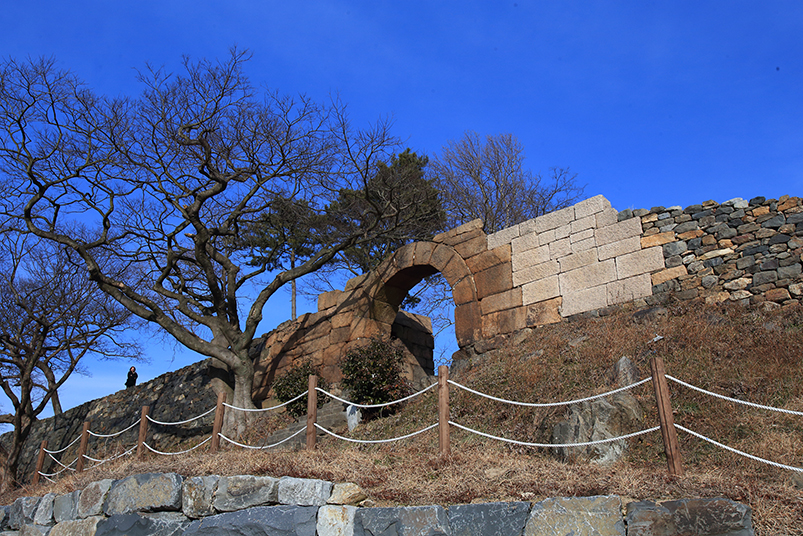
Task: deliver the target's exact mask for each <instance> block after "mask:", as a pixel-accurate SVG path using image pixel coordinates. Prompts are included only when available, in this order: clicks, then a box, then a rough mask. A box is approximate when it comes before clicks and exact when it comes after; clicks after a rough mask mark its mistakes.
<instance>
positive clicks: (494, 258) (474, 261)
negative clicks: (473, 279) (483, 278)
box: [466, 245, 511, 274]
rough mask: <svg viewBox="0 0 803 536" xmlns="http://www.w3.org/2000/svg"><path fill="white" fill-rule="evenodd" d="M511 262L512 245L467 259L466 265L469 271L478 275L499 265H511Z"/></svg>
mask: <svg viewBox="0 0 803 536" xmlns="http://www.w3.org/2000/svg"><path fill="white" fill-rule="evenodd" d="M510 260H511V247H510V245H505V246H501V247H498V248H496V249H492V250H490V251H484V252H482V253H480V254H479V255H475V256H474V257H471V258H470V259H467V260H466V265H467V266H468V269H469V270H471V273H475V274H476V273H477V272H481V271H483V270H487V269H488V268H492V267H494V266H496V265H498V264H504V263H509V262H510Z"/></svg>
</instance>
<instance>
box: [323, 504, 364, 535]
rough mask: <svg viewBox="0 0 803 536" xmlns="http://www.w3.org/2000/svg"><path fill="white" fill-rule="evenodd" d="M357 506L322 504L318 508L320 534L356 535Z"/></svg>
mask: <svg viewBox="0 0 803 536" xmlns="http://www.w3.org/2000/svg"><path fill="white" fill-rule="evenodd" d="M356 515H357V507H355V506H333V505H327V506H321V508H320V509H319V510H318V523H317V531H318V536H354V516H356Z"/></svg>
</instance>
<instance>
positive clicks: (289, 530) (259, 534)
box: [184, 505, 318, 536]
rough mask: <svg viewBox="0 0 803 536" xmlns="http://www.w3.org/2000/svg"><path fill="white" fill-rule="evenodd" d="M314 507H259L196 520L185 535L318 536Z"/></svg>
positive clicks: (315, 509)
mask: <svg viewBox="0 0 803 536" xmlns="http://www.w3.org/2000/svg"><path fill="white" fill-rule="evenodd" d="M317 512H318V509H317V508H316V507H314V506H287V505H281V506H259V507H256V508H248V509H247V510H240V511H237V512H227V513H224V514H218V515H215V516H209V517H205V518H203V519H199V520H197V521H193V522H192V523H190V525H189V526H187V528H186V529H185V530H184V534H185V535H187V536H189V535H192V534H197V535H204V536H218V535H219V536H229V535H232V534H243V535H248V536H315V528H316V520H315V517H316V513H317Z"/></svg>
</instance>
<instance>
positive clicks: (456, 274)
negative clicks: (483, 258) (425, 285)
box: [441, 254, 476, 286]
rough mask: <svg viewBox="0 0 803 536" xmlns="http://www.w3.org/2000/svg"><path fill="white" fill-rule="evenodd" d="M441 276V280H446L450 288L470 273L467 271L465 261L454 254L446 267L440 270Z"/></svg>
mask: <svg viewBox="0 0 803 536" xmlns="http://www.w3.org/2000/svg"><path fill="white" fill-rule="evenodd" d="M441 275H443V278H444V279H446V281H447V282H448V283H449V285H450V286H455V285H456V284H457V283H458V281H460V280H461V279H463V278H464V277H468V276H469V275H471V271H470V270H469V269H468V266H466V261H464V260H463V259H462V257H460V256H459V255H457V254H455V255H453V256H452V258H451V260H450V261H449V262H448V263H447V264H446V267H445V268H444V269H443V270H441ZM475 285H476V282H475Z"/></svg>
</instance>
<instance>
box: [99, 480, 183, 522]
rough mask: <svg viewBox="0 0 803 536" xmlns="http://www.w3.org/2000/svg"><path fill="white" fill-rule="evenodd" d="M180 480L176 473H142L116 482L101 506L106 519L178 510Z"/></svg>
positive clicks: (179, 505) (179, 507)
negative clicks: (116, 515) (113, 516)
mask: <svg viewBox="0 0 803 536" xmlns="http://www.w3.org/2000/svg"><path fill="white" fill-rule="evenodd" d="M182 482H183V479H182V477H181V476H180V475H177V474H176V473H145V474H141V475H132V476H129V477H126V478H124V479H122V480H120V481H116V482H115V483H114V484H113V485H112V487H111V489H110V490H109V495H108V497H107V498H106V502H105V503H104V505H103V512H104V513H105V514H106V515H107V516H112V515H115V514H128V513H130V512H153V511H157V510H162V511H164V510H180V509H181V485H182Z"/></svg>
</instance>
